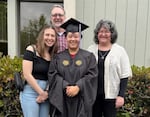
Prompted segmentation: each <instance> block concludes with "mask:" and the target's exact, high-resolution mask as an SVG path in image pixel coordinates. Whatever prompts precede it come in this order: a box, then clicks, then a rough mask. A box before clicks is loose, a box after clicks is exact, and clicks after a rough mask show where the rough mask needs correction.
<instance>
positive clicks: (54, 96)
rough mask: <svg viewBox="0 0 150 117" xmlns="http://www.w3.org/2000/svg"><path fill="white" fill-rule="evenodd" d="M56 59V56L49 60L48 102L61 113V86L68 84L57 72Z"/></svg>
mask: <svg viewBox="0 0 150 117" xmlns="http://www.w3.org/2000/svg"><path fill="white" fill-rule="evenodd" d="M56 59H57V57H55V58H54V59H53V60H52V61H51V63H50V66H49V71H48V84H49V90H48V91H49V102H50V104H51V105H53V107H54V108H55V109H56V110H57V111H59V112H60V113H63V88H65V86H67V85H68V82H66V81H64V80H63V78H62V77H61V76H60V74H59V73H58V72H57V62H56ZM61 87H63V88H61ZM55 109H54V110H55Z"/></svg>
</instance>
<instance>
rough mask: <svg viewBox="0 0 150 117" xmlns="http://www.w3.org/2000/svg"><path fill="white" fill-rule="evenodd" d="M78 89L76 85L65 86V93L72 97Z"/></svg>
mask: <svg viewBox="0 0 150 117" xmlns="http://www.w3.org/2000/svg"><path fill="white" fill-rule="evenodd" d="M79 91H80V89H79V87H78V86H67V87H66V95H67V96H68V97H74V96H76V95H77V94H78V93H79Z"/></svg>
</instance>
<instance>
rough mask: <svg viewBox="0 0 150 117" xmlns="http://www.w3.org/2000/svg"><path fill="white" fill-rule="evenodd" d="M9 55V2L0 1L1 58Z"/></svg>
mask: <svg viewBox="0 0 150 117" xmlns="http://www.w3.org/2000/svg"><path fill="white" fill-rule="evenodd" d="M1 55H7V1H6V0H1V1H0V56H1Z"/></svg>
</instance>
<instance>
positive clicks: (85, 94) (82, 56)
mask: <svg viewBox="0 0 150 117" xmlns="http://www.w3.org/2000/svg"><path fill="white" fill-rule="evenodd" d="M97 76H98V70H97V64H96V59H95V57H94V55H93V54H92V53H90V52H88V51H86V50H82V49H79V51H78V53H77V54H76V56H75V58H71V57H70V54H69V52H68V50H65V51H63V52H61V53H59V54H57V55H56V57H55V58H54V59H53V60H52V61H51V63H50V67H49V72H48V79H49V85H50V88H49V101H50V104H51V105H52V106H53V107H54V108H53V109H54V110H53V111H52V112H55V116H54V117H92V106H93V103H94V101H95V99H96V93H97ZM68 85H78V86H79V88H80V92H79V94H78V95H76V96H75V97H68V96H67V95H66V93H65V87H66V86H68ZM51 114H52V113H51ZM53 114H54V113H53Z"/></svg>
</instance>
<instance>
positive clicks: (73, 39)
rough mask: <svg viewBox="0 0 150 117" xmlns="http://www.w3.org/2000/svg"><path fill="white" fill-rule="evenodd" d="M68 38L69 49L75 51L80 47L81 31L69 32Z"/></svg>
mask: <svg viewBox="0 0 150 117" xmlns="http://www.w3.org/2000/svg"><path fill="white" fill-rule="evenodd" d="M66 38H67V43H68V49H70V50H74V51H76V50H78V49H79V44H80V33H79V32H68V33H67V36H66Z"/></svg>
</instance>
